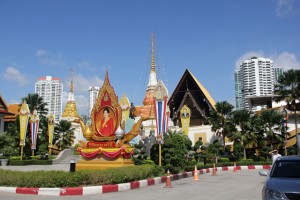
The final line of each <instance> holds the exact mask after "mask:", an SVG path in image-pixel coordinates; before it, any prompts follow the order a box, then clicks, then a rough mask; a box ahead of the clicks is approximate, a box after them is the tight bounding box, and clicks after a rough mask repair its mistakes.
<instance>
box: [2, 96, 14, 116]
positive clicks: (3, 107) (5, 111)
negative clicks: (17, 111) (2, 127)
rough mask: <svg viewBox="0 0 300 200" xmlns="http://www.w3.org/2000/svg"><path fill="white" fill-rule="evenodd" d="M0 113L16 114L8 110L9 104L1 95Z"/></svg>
mask: <svg viewBox="0 0 300 200" xmlns="http://www.w3.org/2000/svg"><path fill="white" fill-rule="evenodd" d="M0 115H4V116H6V115H14V114H13V113H11V112H9V111H8V106H7V105H6V103H5V101H4V99H3V98H2V96H1V95H0Z"/></svg>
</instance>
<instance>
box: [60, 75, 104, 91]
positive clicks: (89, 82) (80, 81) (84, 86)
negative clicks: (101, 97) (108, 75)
mask: <svg viewBox="0 0 300 200" xmlns="http://www.w3.org/2000/svg"><path fill="white" fill-rule="evenodd" d="M102 83H103V80H101V79H100V78H99V77H98V76H96V75H93V76H91V77H84V76H83V75H81V74H74V93H77V94H87V93H88V91H89V87H90V86H98V87H101V86H102ZM64 85H66V87H65V88H68V90H69V88H70V80H68V82H67V83H65V84H64Z"/></svg>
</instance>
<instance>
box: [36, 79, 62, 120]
mask: <svg viewBox="0 0 300 200" xmlns="http://www.w3.org/2000/svg"><path fill="white" fill-rule="evenodd" d="M35 93H37V94H38V95H39V96H40V97H42V98H43V100H44V102H45V103H47V106H46V108H47V109H48V114H53V115H54V117H55V121H59V120H60V119H61V114H62V94H63V83H62V81H61V79H60V78H53V77H52V76H46V77H41V78H39V79H38V80H37V82H36V83H35Z"/></svg>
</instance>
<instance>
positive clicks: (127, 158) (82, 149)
mask: <svg viewBox="0 0 300 200" xmlns="http://www.w3.org/2000/svg"><path fill="white" fill-rule="evenodd" d="M121 105H122V103H121ZM128 109H129V107H128ZM124 110H126V109H125V107H124ZM91 119H92V124H91V125H85V124H84V123H83V121H82V120H81V119H78V120H77V119H76V120H75V121H77V122H79V123H80V125H81V129H82V131H83V136H84V137H85V138H86V141H80V146H79V147H78V149H77V151H78V152H79V153H80V155H81V160H79V161H78V162H77V164H76V169H77V170H82V169H106V168H110V167H121V166H129V165H133V162H132V161H131V155H132V154H133V148H132V147H130V146H129V145H128V142H129V141H130V140H132V138H134V137H136V136H137V135H138V133H139V129H140V125H141V123H142V121H143V120H146V119H147V118H145V117H141V118H140V120H139V121H138V122H137V123H136V124H134V125H133V127H132V129H131V130H130V131H129V132H128V133H126V134H124V136H123V138H122V139H120V140H118V141H117V142H115V140H116V130H117V129H118V127H119V125H120V122H121V120H122V108H121V106H120V104H119V103H118V97H117V96H116V94H115V91H114V89H113V88H112V86H111V85H110V82H109V79H108V73H107V72H106V75H105V80H104V83H103V86H102V87H101V89H100V91H99V94H98V97H97V99H96V103H95V105H94V107H93V109H92V112H91Z"/></svg>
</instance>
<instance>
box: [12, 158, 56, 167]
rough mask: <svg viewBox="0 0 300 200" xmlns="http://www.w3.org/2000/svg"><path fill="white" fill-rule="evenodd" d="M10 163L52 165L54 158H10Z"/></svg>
mask: <svg viewBox="0 0 300 200" xmlns="http://www.w3.org/2000/svg"><path fill="white" fill-rule="evenodd" d="M9 165H13V166H23V165H52V160H12V159H11V160H10V162H9Z"/></svg>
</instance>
